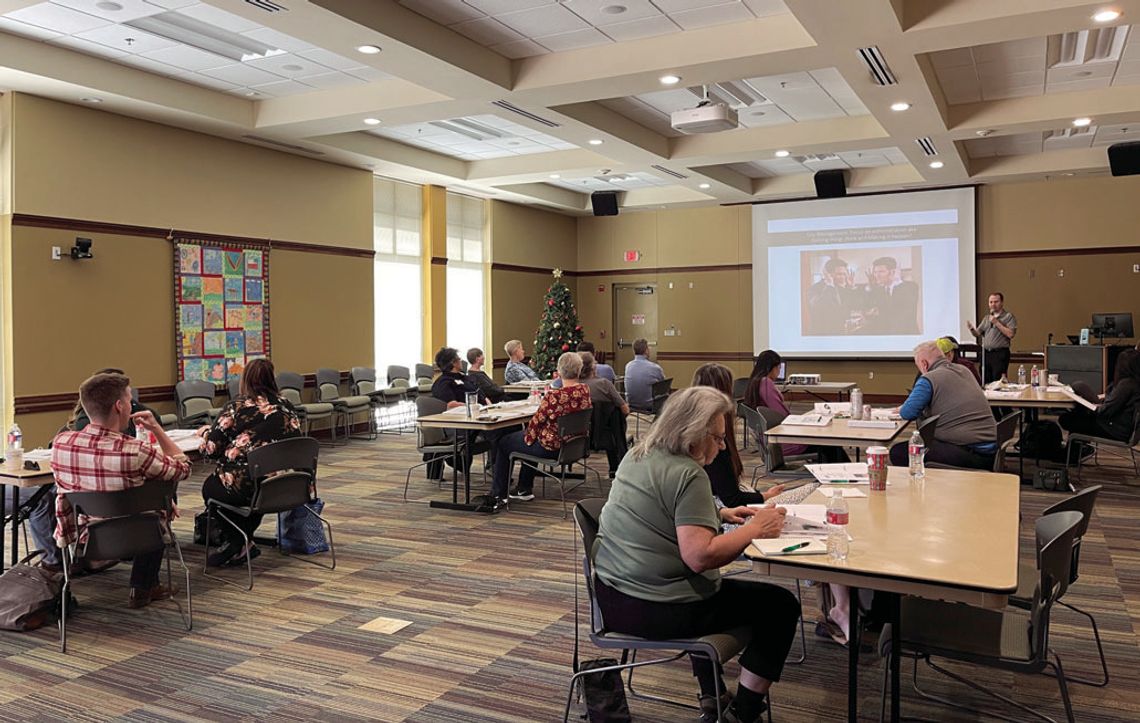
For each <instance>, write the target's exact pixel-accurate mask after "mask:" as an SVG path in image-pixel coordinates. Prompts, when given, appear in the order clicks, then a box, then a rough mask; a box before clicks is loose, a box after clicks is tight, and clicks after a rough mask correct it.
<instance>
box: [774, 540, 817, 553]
mask: <svg viewBox="0 0 1140 723" xmlns="http://www.w3.org/2000/svg"><path fill="white" fill-rule="evenodd" d="M810 544H811V543H810V542H797V543H796V544H794V545H788V546H787V547H785V548H784V549H782V550H780V552H795V551H796V550H802V549H803V548H805V547H807V546H808V545H810Z"/></svg>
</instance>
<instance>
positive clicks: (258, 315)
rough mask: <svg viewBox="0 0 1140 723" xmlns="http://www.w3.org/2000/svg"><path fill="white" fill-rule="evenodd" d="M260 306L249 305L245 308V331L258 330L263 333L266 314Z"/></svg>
mask: <svg viewBox="0 0 1140 723" xmlns="http://www.w3.org/2000/svg"><path fill="white" fill-rule="evenodd" d="M263 311H264V310H263V309H262V307H260V306H256V305H253V304H251V305H249V306H247V307H245V329H246V331H252V330H255V329H256V330H257V331H261V328H262V324H263V322H264V318H263V317H264V316H265V315H264V313H263Z"/></svg>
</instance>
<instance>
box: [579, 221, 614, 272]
mask: <svg viewBox="0 0 1140 723" xmlns="http://www.w3.org/2000/svg"><path fill="white" fill-rule="evenodd" d="M609 221H610V219H609V218H593V217H590V216H584V217H581V218H579V219H578V270H579V271H587V270H589V271H598V270H602V269H606V268H610V267H609V266H607V264H609V262H610V246H611V245H613V241H612V239H613V231H614V229H613V226H612V225H611V224H610V223H609Z"/></svg>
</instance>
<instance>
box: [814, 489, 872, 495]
mask: <svg viewBox="0 0 1140 723" xmlns="http://www.w3.org/2000/svg"><path fill="white" fill-rule="evenodd" d="M819 493H820V494H821V495H823V496H824V497H866V496H867V493H866V492H864V491H863V490H861V489H859V488H858V487H820V488H819Z"/></svg>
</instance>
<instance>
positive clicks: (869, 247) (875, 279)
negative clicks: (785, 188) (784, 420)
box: [753, 189, 974, 357]
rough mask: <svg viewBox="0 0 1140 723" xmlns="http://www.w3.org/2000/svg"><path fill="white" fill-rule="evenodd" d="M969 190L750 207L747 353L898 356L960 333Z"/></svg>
mask: <svg viewBox="0 0 1140 723" xmlns="http://www.w3.org/2000/svg"><path fill="white" fill-rule="evenodd" d="M973 198H974V196H973V191H972V190H971V189H953V190H948V191H928V192H921V193H905V194H890V195H882V196H868V197H862V198H860V197H849V198H843V199H831V200H821V201H796V202H789V203H783V204H766V205H758V206H756V207H754V210H753V303H754V306H755V308H754V315H753V324H754V330H753V331H754V341H755V347H756V349H755V351H756V352H759V351H762V350H763V349H767V348H773V349H776V350H777V351H779V352H780V353H781V354H784V355H790V356H793V357H794V356H797V355H798V356H801V357H804V356H820V357H826V356H900V355H909V353H910V351H911V349H913V347H914V346H915V344H917V343H918V342H919V341H922V340H923V339H929V338H934V337H938V336H943V335H946V334H953V335H955V336H958V337H960V338H961V337H962V335H963V333H964V324H965V320H966V319H970V318H972V316H973V307H974V272H973V258H974V208H973V205H974V204H973Z"/></svg>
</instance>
